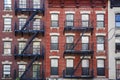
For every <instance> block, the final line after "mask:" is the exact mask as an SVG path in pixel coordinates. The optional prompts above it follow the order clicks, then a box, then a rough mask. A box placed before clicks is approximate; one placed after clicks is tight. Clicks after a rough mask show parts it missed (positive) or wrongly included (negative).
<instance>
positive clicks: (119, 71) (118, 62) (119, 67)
mask: <svg viewBox="0 0 120 80" xmlns="http://www.w3.org/2000/svg"><path fill="white" fill-rule="evenodd" d="M116 79H117V80H119V79H120V60H116Z"/></svg>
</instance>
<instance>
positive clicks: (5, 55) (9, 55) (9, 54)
mask: <svg viewBox="0 0 120 80" xmlns="http://www.w3.org/2000/svg"><path fill="white" fill-rule="evenodd" d="M2 56H12V54H2Z"/></svg>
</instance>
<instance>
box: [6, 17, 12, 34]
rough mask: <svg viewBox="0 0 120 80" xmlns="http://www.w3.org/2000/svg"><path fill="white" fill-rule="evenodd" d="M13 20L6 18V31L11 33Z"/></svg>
mask: <svg viewBox="0 0 120 80" xmlns="http://www.w3.org/2000/svg"><path fill="white" fill-rule="evenodd" d="M11 22H12V19H11V18H4V31H8V32H9V31H11Z"/></svg>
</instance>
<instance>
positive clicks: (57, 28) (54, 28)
mask: <svg viewBox="0 0 120 80" xmlns="http://www.w3.org/2000/svg"><path fill="white" fill-rule="evenodd" d="M50 29H59V27H50Z"/></svg>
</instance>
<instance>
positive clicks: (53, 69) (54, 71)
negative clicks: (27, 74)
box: [51, 59, 58, 75]
mask: <svg viewBox="0 0 120 80" xmlns="http://www.w3.org/2000/svg"><path fill="white" fill-rule="evenodd" d="M51 75H58V59H51Z"/></svg>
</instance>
